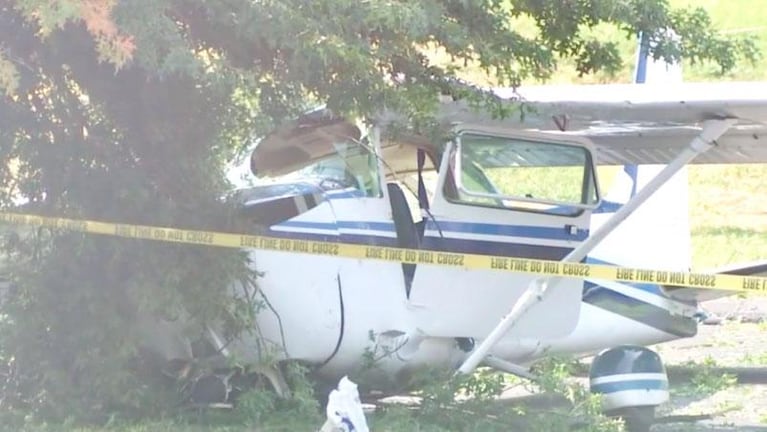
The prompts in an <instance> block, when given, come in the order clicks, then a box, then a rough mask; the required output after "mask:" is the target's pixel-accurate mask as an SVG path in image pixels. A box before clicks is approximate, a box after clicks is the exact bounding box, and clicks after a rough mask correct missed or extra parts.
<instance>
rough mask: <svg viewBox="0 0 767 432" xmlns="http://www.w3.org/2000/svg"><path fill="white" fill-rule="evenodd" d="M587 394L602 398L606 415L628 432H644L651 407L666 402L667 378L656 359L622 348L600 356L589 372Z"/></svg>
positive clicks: (652, 411)
mask: <svg viewBox="0 0 767 432" xmlns="http://www.w3.org/2000/svg"><path fill="white" fill-rule="evenodd" d="M589 381H590V387H591V391H592V392H593V393H598V394H601V395H602V407H603V410H604V412H605V414H606V415H609V416H616V417H621V418H623V420H624V421H625V422H626V427H627V430H628V431H629V432H647V431H649V430H650V426H652V424H653V423H654V421H655V407H657V406H658V405H660V404H662V403H664V402H666V401H668V400H669V392H668V377H667V375H666V368H665V367H664V366H663V363H662V362H661V359H660V356H659V355H658V354H657V353H655V352H654V351H652V350H650V349H647V348H645V347H641V346H633V345H623V346H618V347H615V348H611V349H608V350H606V351H603V352H602V353H600V354H599V355H598V356H597V357H596V358H595V359H594V361H593V362H592V364H591V370H590V372H589Z"/></svg>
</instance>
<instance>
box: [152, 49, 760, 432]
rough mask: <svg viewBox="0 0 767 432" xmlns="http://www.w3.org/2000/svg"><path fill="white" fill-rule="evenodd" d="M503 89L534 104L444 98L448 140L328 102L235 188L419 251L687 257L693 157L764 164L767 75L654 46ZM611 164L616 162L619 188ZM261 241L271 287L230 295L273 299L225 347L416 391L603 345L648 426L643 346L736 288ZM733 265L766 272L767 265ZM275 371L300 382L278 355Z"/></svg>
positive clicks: (155, 328)
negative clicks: (436, 372) (731, 78)
mask: <svg viewBox="0 0 767 432" xmlns="http://www.w3.org/2000/svg"><path fill="white" fill-rule="evenodd" d="M496 94H497V95H498V96H499V97H500V98H501V99H504V100H506V99H507V100H508V101H509V103H515V102H518V101H519V100H520V98H521V99H522V100H524V101H525V103H526V105H527V106H530V107H532V108H533V109H534V112H529V113H527V115H526V116H525V118H524V119H521V118H517V117H512V118H506V119H502V120H501V119H495V118H493V117H492V116H490V115H489V114H487V113H482V112H477V111H474V110H472V109H470V108H469V107H468V106H467V105H466V104H464V103H462V102H460V101H453V100H452V99H450V100H444V101H443V103H442V106H441V108H440V117H439V119H440V121H441V124H442V125H444V128H445V132H446V133H449V135H450V136H449V137H448V138H446V139H444V140H434V139H433V138H431V137H427V136H416V135H407V134H400V135H391V134H387V133H386V132H387V129H386V128H387V126H388V125H390V124H391V121H392V119H393V118H395V117H396V116H393V115H389V114H382V115H381V116H380V118H378V119H377V120H376V121H375V122H374V124H373V125H372V126H370V127H367V128H365V127H362V126H360V125H357V124H355V123H354V122H351V121H347V120H345V119H340V118H336V117H333V116H332V115H329V114H328V112H327V111H325V110H318V111H315V112H312V113H310V114H307V115H306V116H305V117H304V118H302V119H300V120H298V121H297V122H295V123H293V124H290V125H286V126H284V127H282V128H279V129H277V130H276V131H274V132H273V133H272V134H270V135H269V136H267V137H265V138H263V139H262V140H260V141H259V142H258V144H257V145H256V146H255V149H254V150H253V152H252V155H251V157H250V158H249V164H248V165H249V169H250V170H251V171H252V174H253V175H254V176H253V175H252V176H251V180H252V179H253V178H255V179H256V181H255V183H252V184H250V185H248V186H244V187H242V188H241V189H239V190H238V191H237V197H238V199H240V200H241V202H242V209H243V217H244V218H245V220H246V221H247V222H248V223H249V224H250V225H249V226H250V227H251V229H252V233H254V234H264V235H269V236H275V237H281V238H285V239H308V240H319V241H324V242H330V243H332V242H342V243H356V244H362V245H374V246H393V247H400V248H409V249H420V250H424V251H432V252H434V257H435V259H437V260H459V259H460V254H461V253H480V254H488V255H499V256H511V257H523V258H535V259H545V260H558V261H561V262H565V263H582V262H587V263H607V264H611V265H618V266H635V267H644V268H653V269H662V270H673V271H688V270H689V268H690V238H689V221H688V196H687V181H688V179H687V172H686V166H687V164H689V163H717V164H720V163H721V164H724V163H738V164H741V163H767V83H709V84H693V83H682V82H681V72H680V71H679V67H678V66H676V65H666V64H665V63H661V62H652V61H649V60H648V56H647V53H646V51H642V50H640V55H639V56H638V63H637V73H636V78H635V83H633V84H625V85H581V86H542V87H524V88H522V89H519V90H517V91H512V90H510V89H498V90H496ZM598 166H612V167H614V169H613V175H614V177H615V180H614V182H613V185H612V187H611V188H610V190H609V191H608V192H607V193H603V191H602V189H601V188H600V185H599V181H598V178H597V177H598ZM600 172H601V171H600ZM315 252H321V251H315ZM249 254H250V255H251V257H252V260H253V262H254V263H255V264H254V265H255V267H256V268H257V269H258V271H259V272H261V277H260V278H259V280H258V284H257V289H255V288H254V287H248V286H244V285H236V286H233V287H232V293H233V295H238V296H252V297H255V298H259V299H260V300H261V304H262V306H263V309H262V310H260V312H259V314H258V320H257V321H258V322H257V324H258V331H257V332H253V334H252V335H249V336H246V337H243V338H241V339H238V340H236V341H224V340H223V338H222V337H221V336H220V334H219V333H218V332H217V331H216V330H215V329H210V331H209V332H208V333H209V334H208V335H207V336H208V337H207V343H208V344H209V345H210V347H211V350H210V352H211V353H213V354H215V355H220V356H221V357H222V358H226V357H231V356H235V357H236V358H237V359H239V360H240V361H246V362H251V363H253V364H267V363H268V362H269V361H275V360H276V361H277V362H279V361H282V360H299V361H302V362H304V363H305V364H307V365H310V366H311V367H312V369H313V371H314V374H315V375H316V376H317V377H319V378H321V379H324V380H327V381H328V382H337V381H338V379H339V378H341V377H343V376H345V375H348V374H350V373H354V372H355V371H359V370H361V369H362V368H363V367H365V365H366V364H367V363H368V362H372V363H373V366H372V367H370V368H369V370H368V371H367V372H368V374H367V377H368V379H369V382H370V383H371V385H375V386H377V388H379V389H380V390H382V391H384V392H386V391H392V392H394V391H398V390H401V385H402V384H403V383H404V382H406V381H407V376H408V374H409V373H410V372H412V371H413V370H415V369H417V368H420V367H423V366H425V365H429V366H444V367H451V368H455V369H456V370H457V371H460V372H463V373H468V372H471V371H472V370H473V369H474V368H476V367H477V366H480V365H482V366H488V367H491V368H495V369H498V370H501V371H505V372H509V373H513V374H516V375H521V376H530V372H529V371H530V369H529V367H530V365H532V364H533V363H534V362H535V361H537V360H539V359H541V358H543V357H545V356H548V355H552V354H569V355H573V356H588V355H596V358H595V359H594V361H593V363H592V369H591V375H590V380H591V389H592V391H594V392H597V393H600V394H602V395H603V396H604V399H603V400H604V409H605V410H606V412H608V413H612V414H617V415H623V416H625V417H626V418H627V421H631V422H633V428H634V429H635V430H646V428H647V427H649V426H647V425H648V423H647V418H648V417H649V418H651V417H652V416H653V412H654V408H655V407H656V406H658V405H660V404H662V403H663V402H665V401H666V400H668V398H669V393H668V380H667V377H666V374H665V368H664V366H663V363H662V361H661V359H660V357H659V356H658V354H657V353H655V352H654V351H652V350H650V349H649V348H647V346H651V345H654V344H658V343H661V342H666V341H671V340H675V339H678V338H685V337H691V336H694V335H695V334H696V332H697V325H698V322H699V321H700V308H699V305H700V303H701V302H704V301H706V300H710V299H713V298H717V297H720V296H724V295H729V294H732V292H730V291H716V290H701V289H696V288H687V287H669V286H664V285H660V284H654V283H641V282H637V283H626V282H614V281H604V280H598V279H593V278H589V277H583V278H544V279H541V278H539V277H536V276H532V275H529V274H524V273H509V272H499V271H492V270H472V269H466V268H461V267H445V266H440V265H436V264H435V265H424V264H418V265H415V264H401V263H396V262H385V261H380V260H365V259H349V258H338V257H334V256H327V255H322V254H321V253H318V254H297V253H291V252H280V251H273V250H261V249H253V250H250V251H249ZM721 271H722V272H727V273H734V274H741V275H761V274H767V263H755V264H748V265H741V266H735V267H732V268H728V269H722V270H721ZM264 305H265V306H264ZM174 326H175V324H173V323H160V324H157V325H155V324H153V325H152V326H151V329H150V331H149V333H150V334H151V339H152V340H153V346H154V347H155V348H156V350H157V351H158V352H161V353H162V355H163V356H164V358H165V359H167V360H169V361H170V360H185V359H191V358H192V357H194V355H195V353H194V351H195V350H193V348H192V344H191V343H190V342H188V341H187V340H186V339H180V338H175V336H174V335H175V333H174V332H175V331H176V330H177V329H176V328H175V327H174ZM171 340H172V341H174V342H173V343H170V342H169V341H171ZM267 369H268V368H266V367H265V369H264V374H265V375H267V376H268V377H269V379H270V381H271V383H272V385H273V387H274V388H275V389H277V390H278V391H281V392H287V391H288V389H287V386H286V384H285V382H284V379H283V378H282V377H281V375H280V373H279V370H277V369H274V368H271V369H268V370H267ZM200 382H202V381H200ZM221 394H222V395H225V394H226V392H223V393H221ZM643 428H644V429H643Z"/></svg>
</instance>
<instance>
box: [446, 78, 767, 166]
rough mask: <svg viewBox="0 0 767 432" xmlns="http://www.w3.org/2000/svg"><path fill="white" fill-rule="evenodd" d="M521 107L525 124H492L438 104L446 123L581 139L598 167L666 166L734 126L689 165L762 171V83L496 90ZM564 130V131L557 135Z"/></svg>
mask: <svg viewBox="0 0 767 432" xmlns="http://www.w3.org/2000/svg"><path fill="white" fill-rule="evenodd" d="M494 91H495V94H496V95H497V96H499V97H500V98H501V100H505V101H508V102H514V103H516V102H519V101H524V102H525V106H526V107H528V108H529V109H531V110H532V111H531V112H529V113H527V114H526V115H525V116H524V118H523V119H522V118H519V116H518V115H513V116H512V117H511V118H506V119H494V118H491V117H489V116H487V114H484V115H483V114H481V113H477V112H476V111H473V110H472V109H471V108H470V107H469V106H468V105H466V104H464V103H461V102H454V101H449V102H446V103H444V104H443V111H442V115H441V117H442V118H441V120H442V121H443V122H445V123H457V122H460V123H473V124H481V125H485V126H495V127H515V128H520V129H527V130H538V131H546V132H552V133H561V134H566V135H575V136H583V137H586V138H589V139H591V140H592V141H593V142H594V143H595V144H596V146H597V150H598V161H597V162H598V163H599V164H603V165H621V164H666V163H668V162H670V161H671V160H672V159H673V158H674V157H675V156H676V155H677V154H679V152H680V151H681V150H682V149H683V148H684V147H685V146H687V145H688V144H689V143H690V141H691V140H692V139H693V138H694V137H695V136H696V135H697V134H698V133H699V131H700V128H701V123H702V122H704V121H705V120H710V119H722V118H735V119H738V122H737V124H736V125H735V126H734V127H732V128H731V129H730V130H729V131H728V132H727V133H725V134H724V135H723V136H722V137H721V138H720V139H718V140H717V144H718V146H717V147H716V148H714V149H711V150H709V151H708V152H706V153H704V154H703V155H701V156H699V157H698V158H696V159H695V160H694V161H693V162H692V163H709V164H711V163H717V164H718V163H767V82H725V83H670V84H664V83H658V84H608V85H565V86H556V85H555V86H530V87H527V86H525V87H521V88H519V89H517V90H512V89H495V90H494ZM562 129H564V130H562Z"/></svg>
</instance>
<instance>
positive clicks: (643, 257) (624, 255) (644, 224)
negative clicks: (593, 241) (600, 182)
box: [590, 37, 691, 271]
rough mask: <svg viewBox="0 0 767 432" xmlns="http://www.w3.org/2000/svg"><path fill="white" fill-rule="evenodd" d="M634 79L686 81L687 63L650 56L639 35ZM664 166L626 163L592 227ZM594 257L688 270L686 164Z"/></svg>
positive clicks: (650, 82) (646, 82) (612, 261)
mask: <svg viewBox="0 0 767 432" xmlns="http://www.w3.org/2000/svg"><path fill="white" fill-rule="evenodd" d="M634 82H635V83H637V84H644V85H647V86H648V91H652V85H653V84H656V83H664V84H668V83H675V82H682V68H681V65H679V64H668V63H666V62H664V61H662V60H653V59H652V58H650V56H649V55H648V45H647V39H646V38H645V37H640V41H639V49H638V54H637V61H636V71H635V74H634ZM608 168H611V169H615V168H614V167H608ZM663 168H664V165H624V166H623V167H621V169H620V170H619V171H618V173H617V174H615V180H614V181H613V184H612V186H611V188H610V190H609V191H608V192H607V195H606V197H605V201H604V202H603V204H602V206H601V207H600V208H599V209H597V211H595V213H594V215H593V216H592V225H591V226H592V228H591V229H592V230H595V229H597V228H598V227H599V226H600V225H601V224H602V223H604V221H606V220H607V219H608V218H609V217H610V216H612V214H613V213H615V212H616V211H617V210H618V208H620V206H622V205H623V204H624V203H626V202H627V201H628V200H629V199H630V198H631V197H632V196H634V195H635V194H636V193H637V191H639V190H641V189H642V188H643V187H644V186H645V185H646V184H647V183H648V182H649V181H650V180H651V179H652V178H653V177H654V176H655V175H656V174H657V173H658V172H660V171H661V170H662V169H663ZM606 257H610V259H609V260H608V259H607V258H606ZM590 258H591V259H592V260H594V261H601V262H608V263H609V264H614V265H623V266H633V267H646V268H654V269H659V270H675V271H688V270H689V269H690V261H691V246H690V222H689V209H688V177H687V168H686V167H685V168H682V169H681V170H679V172H677V173H676V175H674V177H672V178H671V179H670V180H669V181H668V183H666V184H665V185H664V186H663V187H662V188H660V189H659V190H658V191H657V192H656V193H655V194H654V195H653V196H652V197H651V198H650V199H649V200H648V201H647V202H646V203H645V204H644V205H642V206H640V208H639V209H638V210H637V211H635V212H634V214H632V215H631V216H629V217H628V218H627V219H626V220H625V221H624V222H623V223H622V224H621V225H620V226H619V227H618V228H617V229H616V230H615V231H613V232H612V233H611V234H610V235H609V236H608V237H607V238H606V239H605V240H604V241H603V242H602V244H600V245H599V246H598V247H597V248H596V249H595V250H594V251H593V252H592V253H591V254H590Z"/></svg>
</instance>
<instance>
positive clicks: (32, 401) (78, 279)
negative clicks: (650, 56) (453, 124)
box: [0, 0, 756, 417]
mask: <svg viewBox="0 0 767 432" xmlns="http://www.w3.org/2000/svg"><path fill="white" fill-rule="evenodd" d="M598 26H612V27H614V28H617V29H619V30H620V31H621V32H622V34H624V35H625V37H626V38H634V37H635V35H636V34H637V33H638V32H643V33H644V34H646V35H648V36H649V39H650V40H651V42H652V43H653V46H654V47H655V50H654V55H655V56H656V57H660V58H664V59H667V60H675V59H678V58H679V57H680V56H683V57H685V58H686V59H691V60H693V61H710V62H714V63H716V64H718V65H719V66H720V70H721V72H722V73H726V72H728V71H729V70H731V69H732V68H733V67H734V66H735V65H736V62H737V61H739V60H740V59H741V58H745V59H753V58H754V56H755V55H756V52H755V50H754V44H753V43H752V41H750V40H748V39H735V38H729V37H725V36H722V35H719V34H718V33H716V32H715V30H714V29H712V27H711V23H710V21H709V19H708V17H707V15H706V14H705V12H703V11H701V10H685V11H678V10H670V9H669V8H668V6H667V5H666V2H665V1H663V0H567V1H562V0H476V1H469V0H421V1H367V2H359V1H357V0H315V1H305V0H283V1H273V0H264V1H252V0H217V1H206V0H185V1H182V0H132V1H128V0H125V1H122V2H116V1H115V0H6V1H3V2H2V3H0V87H2V89H3V90H4V93H5V97H4V98H3V99H2V101H0V158H1V159H2V163H0V175H1V176H2V178H3V180H4V182H3V183H4V185H5V187H4V188H3V190H2V191H1V192H0V201H1V202H2V203H3V205H4V206H5V208H9V207H11V206H14V205H17V204H18V200H19V199H20V198H22V197H23V198H24V199H25V200H26V201H25V204H24V208H25V209H27V210H29V211H34V212H36V213H42V214H48V215H56V216H68V217H74V218H77V217H84V218H90V219H104V220H114V221H124V222H126V223H145V224H154V225H167V226H178V227H184V228H203V227H204V228H207V229H227V228H231V226H230V225H229V221H230V220H231V218H230V212H231V209H229V208H228V207H227V205H226V204H225V203H223V202H222V201H221V200H220V199H219V197H221V196H222V195H223V194H225V192H226V191H227V188H228V187H229V185H227V183H226V182H225V180H224V178H225V177H224V173H223V169H224V164H225V162H226V161H227V160H228V159H229V158H230V157H231V156H232V155H233V154H234V153H235V152H236V151H238V150H239V149H240V148H241V147H242V146H243V144H245V143H247V142H249V141H250V140H251V139H252V137H254V136H257V135H259V134H261V133H263V132H264V131H266V130H268V129H269V128H270V127H272V126H273V125H275V124H278V123H280V122H282V121H284V120H285V119H287V118H290V117H292V116H295V115H297V114H298V113H300V112H301V111H302V110H304V109H305V108H307V107H309V106H311V105H314V104H318V103H324V104H326V105H327V106H328V107H329V108H330V109H331V110H333V111H334V112H337V113H339V114H342V115H350V116H359V117H366V116H368V115H370V114H371V113H373V112H375V111H377V110H380V109H381V108H383V107H387V108H389V109H395V110H399V111H401V112H402V113H404V114H405V116H404V117H405V118H409V119H412V120H413V122H414V124H415V125H416V126H417V125H418V124H419V121H427V120H428V119H429V116H430V115H431V114H432V113H433V110H434V108H435V107H436V103H437V100H438V95H439V94H440V93H442V94H449V95H452V96H453V97H455V98H469V99H471V100H474V101H475V102H477V103H491V102H492V97H491V96H490V95H488V94H486V93H484V92H483V91H482V90H481V89H480V88H479V87H476V86H472V85H470V83H468V84H467V83H466V82H465V81H463V80H461V79H459V78H460V77H461V76H462V75H461V74H462V73H463V72H465V71H466V69H467V68H473V69H474V70H477V71H480V72H481V73H483V74H486V75H487V76H488V77H489V79H491V80H492V81H494V82H496V83H497V84H498V85H504V86H518V85H520V84H523V83H526V82H530V81H534V80H545V79H546V78H547V77H548V76H550V74H551V73H552V72H553V71H554V70H555V68H556V66H557V64H558V62H561V61H570V62H573V63H574V64H575V67H576V70H577V71H578V72H579V73H581V74H591V73H595V72H597V71H607V72H608V73H609V72H613V71H616V70H617V69H618V67H619V66H620V57H619V55H618V54H619V53H618V51H617V45H616V41H609V40H601V39H600V38H598V37H597V36H596V35H595V34H594V32H593V29H594V28H596V27H598ZM668 29H672V30H674V31H675V32H676V33H677V34H678V35H680V36H681V42H679V41H677V40H674V39H670V38H669V37H668V36H667V34H668V33H667V31H666V30H668ZM445 59H447V61H442V60H445ZM8 248H9V251H10V253H11V255H12V257H13V258H14V262H15V263H16V265H15V266H12V267H11V270H10V277H11V279H12V281H13V282H14V290H13V291H12V293H11V295H10V296H9V297H8V299H7V300H6V302H5V304H4V305H3V313H4V316H5V318H4V319H3V320H2V336H0V337H1V338H2V344H1V345H0V356H2V358H3V359H4V361H5V363H7V368H8V371H9V373H8V374H7V375H8V376H9V377H10V379H9V380H8V382H6V383H5V391H4V393H3V399H2V400H3V402H4V404H6V405H8V404H11V405H14V406H18V405H21V406H23V407H25V408H27V409H32V410H37V411H40V412H44V413H45V414H46V415H48V416H53V417H63V416H67V415H73V414H74V415H77V416H86V415H96V416H98V415H104V414H105V413H109V412H114V411H120V412H123V413H125V412H137V413H144V414H146V413H147V412H148V410H150V409H151V408H153V407H154V408H157V407H160V409H162V406H163V405H161V404H160V405H158V404H155V403H154V402H155V400H154V399H152V398H151V397H150V395H156V394H159V393H158V390H157V387H156V386H154V384H153V383H154V381H153V380H152V379H150V378H149V377H148V376H146V375H144V374H143V371H144V370H143V368H142V367H140V364H139V363H137V360H136V359H137V358H139V355H138V354H139V350H138V346H139V345H138V341H139V336H138V334H139V332H138V329H137V327H138V325H137V324H140V323H137V320H138V317H139V316H140V315H138V314H139V313H140V312H150V313H158V314H164V315H171V316H172V315H174V314H178V313H181V312H180V311H182V310H183V311H187V312H189V313H190V314H191V315H193V316H194V317H195V318H196V319H197V320H198V321H199V322H201V323H204V322H206V321H207V320H211V319H226V320H227V322H230V323H231V325H232V332H237V331H242V330H243V329H246V328H247V323H248V319H252V316H251V314H250V313H249V312H248V311H247V310H246V311H243V310H244V309H247V308H242V305H238V304H236V303H233V302H232V301H231V300H230V299H229V298H228V297H227V296H226V295H225V289H226V286H227V284H228V283H229V282H230V281H232V280H233V279H235V278H238V277H244V276H245V275H247V273H248V269H247V264H248V263H247V261H246V259H245V257H244V256H243V255H242V254H240V253H239V252H233V251H222V250H215V249H206V248H202V247H190V246H174V245H167V244H151V243H147V242H140V241H132V240H130V241H129V240H120V239H114V238H99V237H93V236H85V235H80V234H74V233H66V232H57V231H51V230H39V231H37V232H35V233H33V235H32V236H31V237H30V238H24V239H17V240H16V241H13V242H11V243H10V244H9V246H8Z"/></svg>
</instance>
